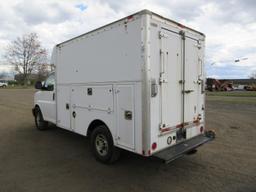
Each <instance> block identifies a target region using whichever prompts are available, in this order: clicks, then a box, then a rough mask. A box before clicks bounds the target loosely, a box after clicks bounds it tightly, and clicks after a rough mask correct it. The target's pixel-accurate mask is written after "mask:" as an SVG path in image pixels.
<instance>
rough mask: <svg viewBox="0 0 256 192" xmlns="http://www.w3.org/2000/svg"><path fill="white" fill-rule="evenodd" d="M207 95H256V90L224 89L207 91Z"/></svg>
mask: <svg viewBox="0 0 256 192" xmlns="http://www.w3.org/2000/svg"><path fill="white" fill-rule="evenodd" d="M206 95H207V96H221V97H256V91H223V92H207V93H206Z"/></svg>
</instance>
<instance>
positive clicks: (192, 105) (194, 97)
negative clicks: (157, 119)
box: [184, 36, 202, 122]
mask: <svg viewBox="0 0 256 192" xmlns="http://www.w3.org/2000/svg"><path fill="white" fill-rule="evenodd" d="M199 51H200V44H199V41H198V40H197V39H195V38H193V37H188V36H187V37H186V38H185V70H184V73H185V74H184V78H185V85H184V122H193V121H195V120H196V119H197V117H198V114H199V111H200V106H199V104H200V100H199V97H198V96H200V95H201V89H200V88H201V86H200V85H201V83H202V66H201V64H202V63H201V60H200V57H199V54H200V52H199Z"/></svg>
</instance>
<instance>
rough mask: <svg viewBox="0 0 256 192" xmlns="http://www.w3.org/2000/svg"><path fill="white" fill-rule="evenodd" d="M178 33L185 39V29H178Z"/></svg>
mask: <svg viewBox="0 0 256 192" xmlns="http://www.w3.org/2000/svg"><path fill="white" fill-rule="evenodd" d="M179 34H180V35H181V38H182V40H185V31H182V30H181V31H180V32H179Z"/></svg>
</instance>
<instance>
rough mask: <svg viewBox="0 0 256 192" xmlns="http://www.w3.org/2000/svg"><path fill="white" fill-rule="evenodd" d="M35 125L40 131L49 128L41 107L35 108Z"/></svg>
mask: <svg viewBox="0 0 256 192" xmlns="http://www.w3.org/2000/svg"><path fill="white" fill-rule="evenodd" d="M35 123H36V128H37V129H38V130H40V131H42V130H46V129H47V128H48V122H47V121H45V120H44V118H43V115H42V112H41V110H40V108H39V107H36V108H35Z"/></svg>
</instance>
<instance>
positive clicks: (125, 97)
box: [116, 85, 135, 149]
mask: <svg viewBox="0 0 256 192" xmlns="http://www.w3.org/2000/svg"><path fill="white" fill-rule="evenodd" d="M116 107H117V109H116V111H117V144H118V145H121V146H123V147H125V148H128V149H134V140H135V131H134V122H135V121H134V118H135V114H134V113H135V111H134V86H133V85H117V86H116Z"/></svg>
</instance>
